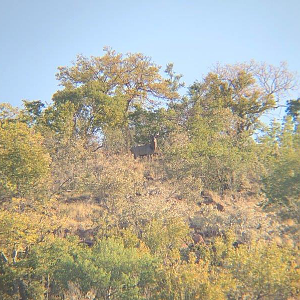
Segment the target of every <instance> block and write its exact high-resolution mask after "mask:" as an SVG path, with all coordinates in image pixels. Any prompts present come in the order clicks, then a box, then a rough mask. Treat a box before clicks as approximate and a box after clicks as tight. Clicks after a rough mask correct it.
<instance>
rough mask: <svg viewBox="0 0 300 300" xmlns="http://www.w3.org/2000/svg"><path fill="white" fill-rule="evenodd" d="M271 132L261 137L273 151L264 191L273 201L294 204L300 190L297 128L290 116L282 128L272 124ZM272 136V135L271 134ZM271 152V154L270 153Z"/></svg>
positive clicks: (299, 195) (263, 142) (299, 149)
mask: <svg viewBox="0 0 300 300" xmlns="http://www.w3.org/2000/svg"><path fill="white" fill-rule="evenodd" d="M271 132H276V134H275V135H276V138H275V139H274V137H273V138H272V135H271V136H270V133H266V136H265V137H264V138H263V139H262V146H263V147H264V144H265V143H266V142H267V143H269V146H268V147H269V148H270V149H276V151H274V150H273V153H270V154H271V155H270V156H271V157H272V159H270V158H269V159H268V164H267V166H268V174H267V175H266V176H265V178H264V182H265V191H266V193H267V196H268V197H269V199H270V200H271V201H273V202H281V203H285V204H286V205H295V204H297V203H298V202H299V197H300V190H299V183H300V173H299V170H300V169H299V167H300V143H299V141H300V135H299V129H298V127H296V126H295V124H294V123H293V120H292V118H291V117H288V118H286V120H285V122H284V124H283V126H282V128H280V127H278V126H276V127H275V126H274V125H273V129H272V131H271ZM273 136H274V135H273ZM272 154H273V155H272Z"/></svg>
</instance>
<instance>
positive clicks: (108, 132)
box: [0, 48, 300, 300]
mask: <svg viewBox="0 0 300 300" xmlns="http://www.w3.org/2000/svg"><path fill="white" fill-rule="evenodd" d="M159 72H160V67H159V66H157V65H156V64H155V63H153V62H152V60H151V59H150V58H149V57H146V56H144V55H142V54H140V53H137V54H127V55H124V56H123V55H122V54H120V53H117V52H115V51H113V50H111V49H109V48H106V49H105V54H104V55H103V56H102V57H91V58H86V57H84V56H78V57H77V60H76V62H75V63H73V65H72V66H71V67H60V68H59V73H58V74H57V78H58V80H59V81H60V84H61V85H62V87H63V88H62V90H59V91H57V92H56V93H55V94H54V96H53V103H52V104H51V105H48V106H45V105H44V104H43V103H42V102H41V101H40V100H36V101H28V100H26V101H24V109H22V110H20V111H19V110H18V109H15V108H13V107H11V106H10V105H9V104H1V105H0V200H1V201H0V202H1V203H0V298H1V299H5V300H6V299H22V300H31V299H32V300H33V299H41V300H42V299H47V300H52V299H53V300H54V299H65V300H71V299H95V300H96V299H157V300H158V299H166V300H173V299H178V300H183V299H185V300H189V299H190V300H192V299H207V300H213V299H215V300H222V299H224V300H225V299H227V300H233V299H264V300H267V299H270V300H271V299H276V300H277V299H278V300H279V299H280V300H283V299H289V297H297V296H299V294H300V285H299V282H300V273H299V268H300V265H299V263H300V261H299V249H298V248H299V247H298V248H297V246H296V242H297V235H299V234H298V232H299V231H298V232H297V228H298V227H297V226H298V225H297V224H298V223H299V212H300V201H299V199H300V190H299V183H300V173H299V170H300V126H299V119H297V117H298V106H299V105H298V104H299V103H298V102H299V101H298V100H299V99H298V100H291V101H289V102H288V110H287V113H288V116H287V117H286V118H285V119H284V123H283V125H282V126H281V125H280V124H279V123H277V122H276V121H274V122H273V123H272V124H271V125H270V126H265V127H264V128H262V126H261V123H260V118H261V117H262V116H263V115H264V114H265V113H266V112H268V111H270V110H271V109H272V108H274V107H275V106H276V103H277V102H278V101H279V100H280V99H279V97H280V96H281V95H283V93H285V92H286V91H288V90H289V89H291V88H292V87H293V86H294V79H293V76H292V74H291V73H290V72H288V71H287V69H286V66H285V65H284V64H281V65H280V66H279V67H278V68H276V67H273V66H268V65H266V64H257V63H254V62H251V63H249V64H236V65H233V66H224V67H221V66H217V67H216V68H215V69H214V70H213V72H211V73H209V74H208V75H207V76H206V77H205V78H204V79H203V80H202V81H201V82H197V81H196V82H195V83H194V84H193V85H192V86H191V87H190V88H189V89H188V94H187V95H186V96H183V97H182V99H180V100H179V95H178V90H179V88H180V87H182V86H183V84H182V83H181V82H180V80H181V75H178V74H176V73H175V72H174V71H173V65H172V64H169V65H168V66H167V69H166V71H165V73H166V74H167V79H166V78H164V77H162V76H161V75H160V73H159ZM154 134H159V137H158V151H157V153H156V154H157V155H156V156H154V157H151V158H149V159H143V158H140V159H136V160H134V159H133V157H132V156H131V155H130V154H129V148H130V146H131V144H135V143H137V144H144V143H148V142H149V138H150V136H152V135H154ZM254 134H257V139H255V138H254ZM263 192H264V193H265V194H266V196H267V197H268V198H269V199H270V201H269V203H276V204H277V208H279V210H280V213H283V212H284V211H285V210H284V209H283V204H284V205H285V206H286V207H288V210H289V212H290V213H291V214H290V215H289V217H291V216H292V218H294V220H296V221H297V222H298V223H297V222H296V223H295V222H294V220H290V221H289V220H288V221H289V224H279V222H278V221H279V220H278V218H277V216H276V214H274V213H272V212H271V208H270V207H268V210H267V209H266V210H264V209H263V208H259V207H258V205H257V204H259V203H258V202H259V201H261V200H265V198H264V197H265V196H264V195H263ZM259 194H260V195H259ZM250 195H252V197H251V196H250ZM45 196H47V197H45ZM37 199H38V200H40V199H43V200H44V201H36V200H37ZM46 200H47V201H46ZM280 213H279V214H280ZM273 237H276V238H274V239H273ZM271 239H273V241H270V240H271ZM285 242H289V243H287V244H289V246H288V245H284V243H285ZM276 243H278V244H279V245H278V244H276Z"/></svg>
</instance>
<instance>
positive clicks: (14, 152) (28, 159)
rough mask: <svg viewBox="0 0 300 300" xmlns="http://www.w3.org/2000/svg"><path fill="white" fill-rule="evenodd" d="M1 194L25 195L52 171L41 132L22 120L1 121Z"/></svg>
mask: <svg viewBox="0 0 300 300" xmlns="http://www.w3.org/2000/svg"><path fill="white" fill-rule="evenodd" d="M0 125H1V127H0V186H1V189H0V190H1V197H3V196H5V195H6V196H7V195H10V196H11V195H12V196H21V197H22V196H25V195H27V194H30V193H32V192H33V191H34V189H35V188H36V187H38V186H39V185H40V184H41V183H42V182H43V181H45V180H47V175H48V174H49V165H50V162H51V159H50V156H49V154H48V153H47V151H46V149H45V148H44V146H43V138H42V136H41V135H40V134H39V133H36V132H34V130H33V129H30V128H28V126H27V125H26V124H24V123H21V122H7V121H4V122H1V123H0Z"/></svg>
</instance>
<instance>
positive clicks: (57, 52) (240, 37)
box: [0, 0, 300, 106]
mask: <svg viewBox="0 0 300 300" xmlns="http://www.w3.org/2000/svg"><path fill="white" fill-rule="evenodd" d="M299 12H300V0H210V1H209V0H186V1H183V0H182V1H179V0H165V1H164V0H151V1H149V0H148V1H143V0H115V1H113V0H111V1H109V0H59V1H58V0H49V1H43V0H0V26H1V27H0V102H9V103H11V104H12V105H14V106H20V105H21V103H22V102H21V101H22V99H28V100H37V99H40V100H42V101H43V102H45V101H46V102H48V103H50V102H51V98H52V95H53V93H54V92H55V91H56V90H57V89H59V87H58V85H57V81H56V79H55V74H56V72H57V67H58V66H70V65H71V62H72V61H73V60H75V59H76V55H77V54H83V55H85V56H90V55H93V56H102V55H103V47H104V46H110V47H112V48H113V49H115V50H116V51H118V52H122V53H127V52H141V53H143V54H145V55H147V56H151V57H152V59H153V61H154V62H156V63H157V64H159V65H162V66H165V65H166V64H167V63H169V62H173V63H174V70H175V71H176V72H177V73H181V74H183V75H184V81H185V82H186V83H187V84H188V85H189V84H191V83H192V82H193V81H195V80H197V79H198V80H200V79H201V78H202V77H203V76H204V75H205V74H206V73H207V72H208V71H209V69H210V68H211V67H212V66H213V65H214V64H215V63H217V62H220V63H235V62H244V61H249V60H251V59H255V60H257V61H265V62H267V63H270V64H274V65H278V64H279V62H281V61H286V62H287V63H288V65H289V69H290V70H291V71H295V72H298V73H300V17H299ZM296 93H298V94H297V95H296V96H297V97H298V96H300V93H299V92H296Z"/></svg>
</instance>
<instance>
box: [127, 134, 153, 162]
mask: <svg viewBox="0 0 300 300" xmlns="http://www.w3.org/2000/svg"><path fill="white" fill-rule="evenodd" d="M156 136H157V135H154V136H152V137H151V142H150V144H146V145H142V146H134V147H132V148H131V149H130V152H131V153H132V154H133V156H134V159H136V158H137V157H142V156H147V157H151V156H152V155H153V154H155V151H156V150H157V140H156Z"/></svg>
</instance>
